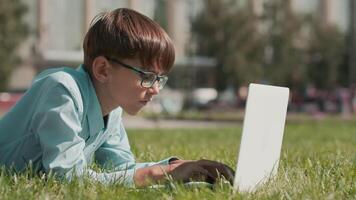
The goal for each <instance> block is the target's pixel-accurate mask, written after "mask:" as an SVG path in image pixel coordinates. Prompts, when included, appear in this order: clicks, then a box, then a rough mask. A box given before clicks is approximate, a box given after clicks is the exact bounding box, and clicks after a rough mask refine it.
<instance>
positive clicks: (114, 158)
mask: <svg viewBox="0 0 356 200" xmlns="http://www.w3.org/2000/svg"><path fill="white" fill-rule="evenodd" d="M114 126H115V128H113V131H114V133H112V134H111V136H110V137H109V138H108V139H107V140H106V141H105V142H104V143H103V144H102V145H101V146H100V147H99V149H98V150H97V151H96V152H95V159H96V161H97V163H98V164H99V165H101V166H102V167H103V168H106V169H114V170H122V169H127V168H130V169H139V168H143V167H149V166H152V165H156V164H161V165H168V164H169V161H171V160H177V159H178V158H176V157H168V158H166V159H164V160H161V161H158V162H144V163H136V162H135V158H134V155H133V154H132V152H131V148H130V144H129V141H128V137H127V134H126V130H125V128H124V126H123V124H122V122H121V121H119V122H117V123H116V124H115V125H114Z"/></svg>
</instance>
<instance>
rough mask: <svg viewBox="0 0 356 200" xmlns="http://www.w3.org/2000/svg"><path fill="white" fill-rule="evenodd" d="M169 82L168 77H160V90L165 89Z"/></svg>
mask: <svg viewBox="0 0 356 200" xmlns="http://www.w3.org/2000/svg"><path fill="white" fill-rule="evenodd" d="M167 81H168V77H167V76H163V77H160V79H159V80H158V88H159V89H160V90H161V89H162V88H163V87H164V85H166V83H167Z"/></svg>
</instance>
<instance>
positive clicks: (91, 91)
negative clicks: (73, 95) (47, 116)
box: [77, 65, 104, 136]
mask: <svg viewBox="0 0 356 200" xmlns="http://www.w3.org/2000/svg"><path fill="white" fill-rule="evenodd" d="M77 70H78V71H79V72H80V73H84V74H85V76H86V77H87V78H86V79H87V83H88V84H87V85H88V95H87V96H86V97H84V98H87V100H84V102H86V105H85V107H86V108H87V113H86V116H87V118H88V126H89V130H90V135H91V136H93V135H97V134H98V133H99V132H100V131H101V130H103V129H104V120H103V115H102V111H101V107H100V102H99V100H98V97H97V95H96V92H95V88H94V85H93V83H92V81H91V78H90V75H89V73H88V72H87V71H86V70H85V69H84V65H80V66H79V67H78V69H77Z"/></svg>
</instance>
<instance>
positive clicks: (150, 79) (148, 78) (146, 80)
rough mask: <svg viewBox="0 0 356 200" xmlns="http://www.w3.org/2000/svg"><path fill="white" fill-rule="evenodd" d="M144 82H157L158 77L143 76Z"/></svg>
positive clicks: (153, 75)
mask: <svg viewBox="0 0 356 200" xmlns="http://www.w3.org/2000/svg"><path fill="white" fill-rule="evenodd" d="M141 77H142V80H143V81H145V82H152V81H155V80H156V75H155V74H151V73H146V74H142V76H141Z"/></svg>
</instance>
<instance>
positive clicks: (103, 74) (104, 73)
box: [92, 56, 110, 83]
mask: <svg viewBox="0 0 356 200" xmlns="http://www.w3.org/2000/svg"><path fill="white" fill-rule="evenodd" d="M109 65H110V63H109V61H108V60H107V59H106V58H105V57H104V56H98V57H96V58H95V59H94V60H93V64H92V70H93V71H92V72H93V77H94V78H95V79H96V80H97V81H99V82H101V83H105V82H106V81H107V80H108V75H109Z"/></svg>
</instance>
